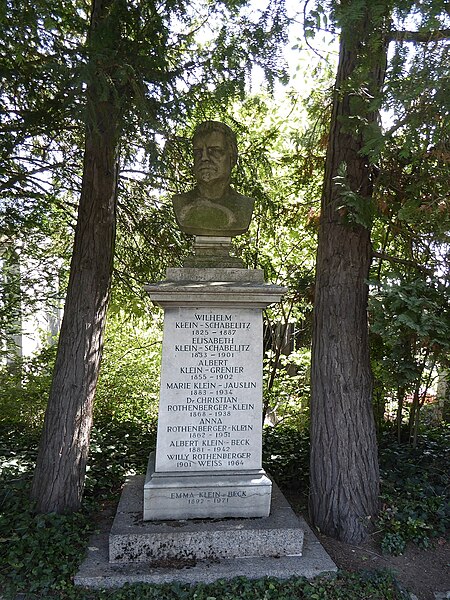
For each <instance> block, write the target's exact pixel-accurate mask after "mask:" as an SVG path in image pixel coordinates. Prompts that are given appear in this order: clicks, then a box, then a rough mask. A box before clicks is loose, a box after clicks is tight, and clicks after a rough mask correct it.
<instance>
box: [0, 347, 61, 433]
mask: <svg viewBox="0 0 450 600" xmlns="http://www.w3.org/2000/svg"><path fill="white" fill-rule="evenodd" d="M55 357H56V346H50V347H48V348H44V349H43V350H41V351H40V352H39V353H38V354H36V355H35V356H33V357H32V358H30V359H23V360H17V362H16V363H15V364H14V365H8V366H7V367H3V368H1V369H0V422H7V423H8V424H9V425H10V424H12V423H16V424H20V427H22V428H23V427H24V426H26V427H28V428H34V427H40V426H41V425H42V422H43V419H44V414H45V408H46V406H47V400H48V394H49V390H50V384H51V381H52V373H53V365H54V362H55Z"/></svg>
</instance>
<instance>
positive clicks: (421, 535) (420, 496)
mask: <svg viewBox="0 0 450 600" xmlns="http://www.w3.org/2000/svg"><path fill="white" fill-rule="evenodd" d="M449 458H450V428H449V427H445V426H442V427H440V428H439V429H434V430H427V431H425V432H424V433H423V434H422V435H421V436H420V437H419V441H418V446H417V448H411V447H409V446H407V445H400V444H398V443H396V442H395V441H394V440H393V439H392V437H390V436H389V435H388V434H387V433H385V434H384V436H383V437H382V439H381V443H380V463H381V476H382V502H383V508H382V510H381V511H380V514H379V517H378V529H379V531H380V533H381V547H382V550H383V551H384V552H386V553H390V554H402V553H403V552H404V551H405V548H406V545H407V543H408V542H414V543H415V544H417V545H418V546H420V547H422V548H427V547H428V546H429V544H430V542H431V540H432V538H436V537H437V536H441V535H444V534H445V533H446V531H447V530H448V529H449V527H450V510H449V492H450V485H449V484H450V475H449V472H448V464H449Z"/></svg>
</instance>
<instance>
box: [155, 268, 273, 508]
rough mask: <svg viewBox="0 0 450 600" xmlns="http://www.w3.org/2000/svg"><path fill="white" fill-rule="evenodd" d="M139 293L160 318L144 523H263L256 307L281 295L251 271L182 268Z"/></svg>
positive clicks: (266, 500) (266, 494)
mask: <svg viewBox="0 0 450 600" xmlns="http://www.w3.org/2000/svg"><path fill="white" fill-rule="evenodd" d="M146 291H147V292H148V293H149V295H150V297H151V299H152V300H153V302H155V303H156V304H159V305H160V306H162V307H163V308H164V311H165V315H164V338H163V355H162V370H161V386H160V405H159V418H158V435H157V446H156V455H155V457H152V458H151V460H150V462H149V469H148V472H147V477H146V481H145V485H144V520H168V519H195V518H202V519H204V518H222V517H267V516H268V515H269V512H270V498H271V481H270V480H269V478H268V477H267V476H266V474H265V472H264V471H263V469H262V465H261V444H262V358H263V332H262V309H263V308H265V307H266V306H268V305H269V304H271V303H273V302H278V301H279V300H280V298H281V295H282V293H283V292H284V289H283V288H281V287H278V286H274V285H269V284H266V283H264V278H263V273H262V271H259V270H247V269H234V268H223V269H222V268H221V269H217V268H206V269H200V268H183V269H168V271H167V280H166V281H164V282H161V283H158V284H154V285H148V286H146Z"/></svg>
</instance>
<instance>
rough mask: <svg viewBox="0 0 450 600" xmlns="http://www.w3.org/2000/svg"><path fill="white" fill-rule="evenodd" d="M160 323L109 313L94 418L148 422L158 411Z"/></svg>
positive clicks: (153, 317)
mask: <svg viewBox="0 0 450 600" xmlns="http://www.w3.org/2000/svg"><path fill="white" fill-rule="evenodd" d="M161 338H162V320H161V314H160V313H159V312H157V311H156V310H153V312H151V313H148V314H147V316H146V318H139V317H137V316H130V314H126V313H125V312H124V311H122V310H119V311H117V312H114V306H113V307H112V310H111V311H110V313H109V317H108V322H107V326H106V333H105V348H104V353H103V359H102V365H101V370H100V378H99V382H98V385H97V391H96V397H95V408H94V418H95V419H97V418H99V419H100V420H102V421H106V420H107V419H110V420H112V421H117V422H122V421H141V422H152V421H153V420H154V419H155V418H156V414H157V410H158V393H159V369H160V355H161Z"/></svg>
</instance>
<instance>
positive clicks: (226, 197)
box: [172, 121, 254, 238]
mask: <svg viewBox="0 0 450 600" xmlns="http://www.w3.org/2000/svg"><path fill="white" fill-rule="evenodd" d="M192 147H193V154H194V169H193V172H194V176H195V178H196V180H197V185H196V186H195V188H194V189H192V190H190V191H188V192H187V193H185V194H178V195H176V196H174V197H173V198H172V203H173V208H174V212H175V218H176V220H177V223H178V226H179V227H180V229H181V230H182V231H184V232H185V233H190V234H193V235H196V236H216V237H227V238H231V237H234V236H236V235H240V234H241V233H245V232H246V231H247V229H248V227H249V225H250V220H251V217H252V212H253V205H254V200H253V199H252V198H247V197H246V196H243V195H242V194H239V193H238V192H236V191H235V190H234V189H233V188H232V187H231V186H230V177H231V170H232V169H233V167H234V166H235V164H236V161H237V143H236V136H235V134H234V132H233V131H232V130H231V129H230V128H229V127H228V126H227V125H225V124H224V123H220V122H219V121H205V122H204V123H201V124H200V125H199V126H198V127H197V129H196V130H195V132H194V136H193V138H192Z"/></svg>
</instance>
